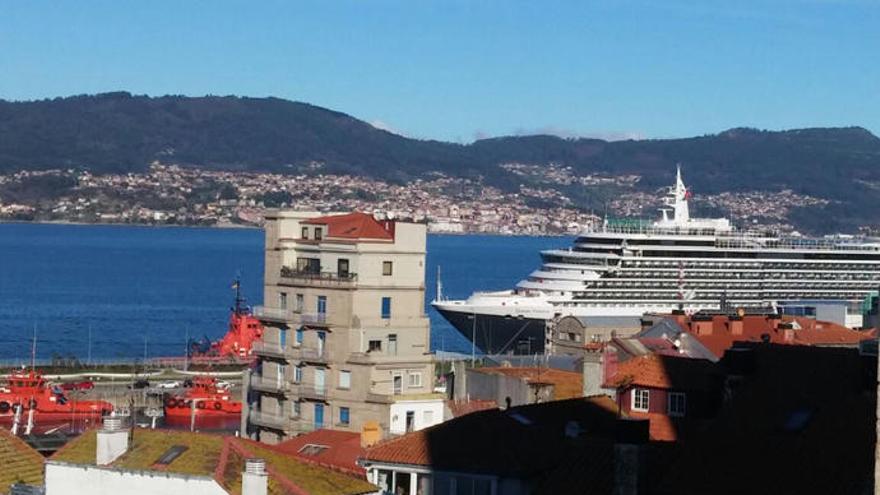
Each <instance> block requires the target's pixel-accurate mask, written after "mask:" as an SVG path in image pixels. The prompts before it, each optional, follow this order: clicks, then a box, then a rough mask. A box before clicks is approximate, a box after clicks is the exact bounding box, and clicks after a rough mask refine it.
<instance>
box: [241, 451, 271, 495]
mask: <svg viewBox="0 0 880 495" xmlns="http://www.w3.org/2000/svg"><path fill="white" fill-rule="evenodd" d="M267 493H269V476H268V475H267V474H266V461H264V460H263V459H248V460H246V461H245V463H244V472H243V473H241V495H266V494H267Z"/></svg>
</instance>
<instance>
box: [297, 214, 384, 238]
mask: <svg viewBox="0 0 880 495" xmlns="http://www.w3.org/2000/svg"><path fill="white" fill-rule="evenodd" d="M303 223H304V224H309V225H326V226H327V229H328V230H327V233H326V237H335V238H340V239H383V240H393V239H394V234H393V232H392V231H389V229H387V228H386V227H385V226H384V225H382V223H380V222H379V221H378V220H376V219H375V218H373V216H372V215H368V214H366V213H361V212H352V213H347V214H345V215H331V216H326V217H318V218H312V219H309V220H306V221H304V222H303Z"/></svg>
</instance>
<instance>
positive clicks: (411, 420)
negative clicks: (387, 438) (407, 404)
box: [406, 411, 416, 433]
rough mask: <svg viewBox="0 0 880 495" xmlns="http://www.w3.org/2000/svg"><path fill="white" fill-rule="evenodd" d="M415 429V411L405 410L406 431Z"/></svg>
mask: <svg viewBox="0 0 880 495" xmlns="http://www.w3.org/2000/svg"><path fill="white" fill-rule="evenodd" d="M415 429H416V412H415V411H407V412H406V432H407V433H410V432H413V431H415Z"/></svg>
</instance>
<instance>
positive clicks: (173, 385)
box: [156, 380, 183, 388]
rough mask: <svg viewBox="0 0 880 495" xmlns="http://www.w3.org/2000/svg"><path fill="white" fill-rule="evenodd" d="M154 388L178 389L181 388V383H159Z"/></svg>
mask: <svg viewBox="0 0 880 495" xmlns="http://www.w3.org/2000/svg"><path fill="white" fill-rule="evenodd" d="M156 386H157V387H159V388H180V387H182V386H183V383H181V382H180V381H178V380H166V381H164V382H161V383H159V384H158V385H156Z"/></svg>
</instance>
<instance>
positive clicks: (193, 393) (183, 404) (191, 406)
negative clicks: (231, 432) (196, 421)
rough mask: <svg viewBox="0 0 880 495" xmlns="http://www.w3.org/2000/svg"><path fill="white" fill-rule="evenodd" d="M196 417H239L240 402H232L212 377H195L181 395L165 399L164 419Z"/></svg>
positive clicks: (226, 392)
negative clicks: (193, 415)
mask: <svg viewBox="0 0 880 495" xmlns="http://www.w3.org/2000/svg"><path fill="white" fill-rule="evenodd" d="M193 411H195V415H196V417H197V418H198V417H230V416H240V415H241V402H239V401H237V400H234V399H233V398H232V394H230V393H229V391H228V390H226V389H223V388H220V387H218V386H217V379H216V378H214V377H212V376H197V377H196V378H194V379H193V384H192V386H191V387H189V388H188V389H187V391H186V392H185V393H184V394H183V395H179V396H170V397H168V398H166V399H165V418H166V419H169V420H173V419H174V418H186V419H187V420H189V419H190V417H191V415H192V414H193Z"/></svg>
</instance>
